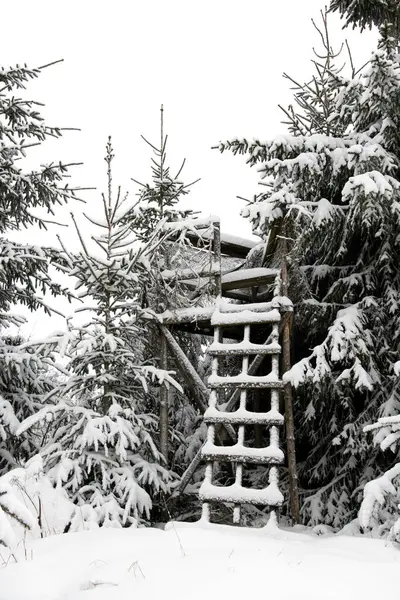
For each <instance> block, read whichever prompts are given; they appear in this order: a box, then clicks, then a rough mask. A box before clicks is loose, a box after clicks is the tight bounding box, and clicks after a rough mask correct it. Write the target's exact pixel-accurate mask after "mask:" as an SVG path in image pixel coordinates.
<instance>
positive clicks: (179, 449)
mask: <svg viewBox="0 0 400 600" xmlns="http://www.w3.org/2000/svg"><path fill="white" fill-rule="evenodd" d="M142 138H143V140H144V141H145V142H146V144H147V145H148V146H149V148H150V149H151V152H152V158H151V180H150V182H147V183H143V182H140V181H138V180H136V179H134V180H133V181H135V183H137V184H138V185H139V190H138V193H137V196H138V198H137V202H136V203H134V205H133V206H132V207H131V208H130V210H128V211H127V212H126V215H125V217H124V223H126V224H127V225H129V227H130V228H131V230H132V233H133V234H134V235H135V236H136V237H137V238H138V239H139V240H147V239H149V238H151V237H154V241H155V245H156V248H155V250H154V252H153V253H152V269H151V272H148V273H147V278H145V279H143V280H142V282H141V286H140V293H139V298H140V304H141V306H142V307H145V308H148V309H150V310H152V311H154V312H156V313H162V312H163V311H164V310H165V309H170V308H176V307H179V306H189V305H190V302H191V301H190V295H192V294H193V290H191V291H190V290H188V289H187V287H185V286H184V285H182V284H181V283H180V281H179V280H178V279H176V278H172V280H171V279H168V280H165V279H164V278H163V276H162V273H163V272H166V271H170V272H171V270H181V269H185V268H186V269H187V268H191V267H192V265H193V262H194V261H200V260H201V257H202V259H203V260H204V261H207V260H209V255H208V254H207V253H205V252H202V251H201V250H199V249H198V248H196V247H195V245H194V244H192V242H191V241H190V239H189V237H188V236H187V232H189V233H190V232H191V225H192V222H193V211H192V210H190V209H188V208H183V207H182V201H183V200H186V196H187V195H188V194H189V192H190V189H191V187H192V186H193V185H194V184H195V183H196V182H197V181H198V180H196V181H192V182H189V183H185V182H184V181H183V178H182V174H183V169H184V166H185V163H186V159H185V160H183V161H182V163H181V164H180V167H179V169H178V170H177V171H176V172H174V171H173V170H172V167H171V166H170V165H169V162H168V161H167V143H168V135H166V134H165V133H164V109H163V107H162V106H161V123H160V140H159V143H151V142H149V141H148V140H147V139H146V138H145V137H143V136H142ZM186 204H187V202H186ZM176 225H177V226H178V228H177V229H176V228H175V226H176ZM192 282H193V280H192ZM197 301H198V299H197ZM142 327H143V330H145V332H146V334H145V335H144V336H142V337H143V341H142V342H141V349H142V358H143V360H145V361H153V362H154V361H156V362H155V364H159V363H160V358H161V356H160V355H161V344H160V330H159V327H158V325H157V324H156V323H155V322H154V321H151V320H148V321H147V322H142ZM174 335H175V336H176V337H178V339H179V343H180V346H181V348H183V349H184V351H185V352H186V354H187V355H188V356H189V358H190V360H191V362H192V363H193V364H197V363H198V361H199V357H201V355H202V349H201V343H200V339H199V336H191V335H189V334H184V333H182V332H175V333H174ZM168 360H169V363H170V365H171V368H173V369H175V364H174V361H173V360H172V359H171V356H169V359H168ZM185 392H186V390H185ZM165 396H166V397H165V399H164V400H162V399H161V396H160V387H159V386H151V385H150V386H149V393H148V406H149V408H150V410H151V412H154V413H156V414H158V415H159V419H160V431H161V430H162V429H163V431H164V432H165V430H168V436H166V435H164V437H162V436H161V437H162V440H163V446H164V452H165V453H166V454H167V455H168V456H167V458H168V462H169V464H171V465H172V466H173V468H174V469H175V468H176V470H177V472H178V473H182V472H183V470H184V469H185V468H186V466H187V465H188V464H189V463H190V461H191V459H192V458H193V457H194V455H195V454H196V451H197V450H198V448H199V446H200V445H201V443H202V437H201V435H199V433H198V427H199V421H200V420H201V418H200V416H199V414H198V411H197V410H196V409H195V408H194V407H193V399H192V400H191V399H190V398H188V395H187V393H185V394H181V393H178V392H176V390H175V389H171V388H170V389H169V392H168V393H167V394H166V395H165ZM164 402H167V404H168V406H167V407H166V406H165V405H164V406H163V403H164ZM201 432H202V434H203V435H204V431H203V429H201ZM166 438H168V439H166ZM167 447H168V448H167Z"/></svg>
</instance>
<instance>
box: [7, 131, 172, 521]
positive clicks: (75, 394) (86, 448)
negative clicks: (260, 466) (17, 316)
mask: <svg viewBox="0 0 400 600" xmlns="http://www.w3.org/2000/svg"><path fill="white" fill-rule="evenodd" d="M113 158H114V154H113V150H112V147H111V141H109V142H108V144H107V152H106V157H105V160H106V162H107V173H108V189H107V193H106V194H105V195H103V196H102V201H103V216H102V217H101V218H100V217H99V216H98V215H96V217H91V216H89V215H88V216H87V220H88V222H89V223H90V224H91V225H92V226H94V227H95V228H96V229H97V231H98V233H97V234H95V235H93V236H92V238H91V239H89V240H85V236H84V235H83V234H82V233H81V229H80V227H79V225H78V223H77V220H76V219H75V218H74V217H73V220H74V223H75V226H76V230H77V234H78V236H79V239H80V242H81V246H82V249H81V251H80V252H78V253H75V254H72V253H70V252H68V251H67V250H65V254H66V257H67V260H68V261H69V264H70V268H71V271H70V274H71V276H72V277H73V278H75V280H76V281H77V283H76V291H77V295H78V297H80V298H81V299H82V300H83V301H84V306H83V307H82V309H78V310H85V311H88V312H89V317H88V322H87V323H85V324H84V325H79V326H78V325H77V324H74V323H73V322H70V327H69V332H68V333H67V334H66V335H65V336H64V338H63V339H62V341H61V342H60V350H61V351H62V350H63V347H64V348H65V350H66V353H67V355H68V356H69V359H70V360H69V363H68V365H67V368H68V369H69V371H70V373H71V374H70V377H69V378H68V379H67V381H66V382H65V384H63V385H61V386H60V387H59V388H58V389H57V390H55V391H54V392H53V393H52V394H50V395H49V396H50V398H49V403H48V404H47V405H46V406H45V407H44V408H42V409H41V410H40V411H39V412H38V413H37V414H36V415H34V416H33V417H31V418H29V419H27V420H26V421H25V422H24V423H23V424H22V426H21V428H20V430H19V432H20V433H22V432H23V431H26V430H27V429H29V428H31V427H32V426H33V425H34V424H35V423H43V424H45V423H49V427H50V431H51V435H50V434H49V435H48V436H47V437H48V442H47V444H46V446H45V447H44V448H43V449H42V451H41V455H42V457H43V460H44V466H45V471H46V473H47V474H48V476H49V477H50V478H51V479H52V481H53V482H54V484H55V486H62V487H63V488H64V489H65V490H66V491H67V492H68V494H69V496H70V498H71V499H72V500H73V501H74V502H75V503H76V504H77V505H78V507H79V508H78V509H77V512H79V513H80V514H81V515H82V516H83V518H84V520H85V521H87V523H88V525H90V524H101V525H104V526H109V525H113V526H120V525H124V524H129V523H135V522H136V521H137V520H138V519H139V518H141V517H143V518H150V511H151V508H152V499H153V498H155V497H157V495H159V494H161V493H168V492H169V490H170V488H171V485H172V484H173V481H174V475H173V474H172V473H171V472H170V471H168V470H167V469H166V468H165V466H164V459H163V456H162V455H161V453H160V451H159V449H158V447H157V444H156V440H155V438H156V433H157V425H158V423H157V418H156V416H155V415H154V414H153V413H152V412H150V411H149V407H148V401H147V400H148V399H147V391H148V386H149V384H150V383H157V384H160V383H162V382H163V381H167V382H168V383H169V384H170V385H177V384H176V383H175V382H174V380H173V379H172V377H171V375H170V374H169V373H168V372H166V371H163V370H160V369H158V368H157V367H156V366H153V365H151V364H149V365H144V364H142V356H141V355H142V348H141V335H142V333H141V329H140V324H139V323H138V319H137V317H138V309H139V306H138V296H139V292H140V290H141V285H142V282H143V280H145V279H146V277H147V275H146V274H147V272H148V271H149V270H151V268H152V267H151V260H152V255H153V253H154V251H155V248H156V245H157V243H158V237H157V231H156V232H155V233H154V234H153V236H151V237H150V238H149V239H148V240H147V241H146V242H143V241H140V240H137V238H136V237H135V236H134V235H133V234H132V231H131V227H130V224H129V223H126V221H125V217H126V214H127V212H128V211H129V209H130V205H129V201H128V196H122V195H121V190H120V188H118V191H117V193H116V194H114V190H113V185H112V171H111V163H112V160H113ZM178 387H179V386H178ZM50 400H52V402H50Z"/></svg>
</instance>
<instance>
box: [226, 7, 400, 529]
mask: <svg viewBox="0 0 400 600" xmlns="http://www.w3.org/2000/svg"><path fill="white" fill-rule="evenodd" d="M336 4H338V3H336ZM352 4H354V3H352ZM326 50H327V60H326V62H325V64H323V62H321V61H317V63H318V64H317V65H316V68H317V72H316V75H315V79H314V80H312V81H311V82H310V83H308V84H306V85H304V86H298V87H297V91H296V92H295V101H296V102H297V107H298V110H293V111H290V110H289V111H287V113H286V114H287V116H288V122H289V128H290V134H285V135H281V136H278V137H277V138H275V139H271V140H267V141H265V142H263V141H260V140H253V141H247V140H239V139H233V140H230V141H228V142H224V143H221V144H220V146H219V147H220V150H221V151H222V152H223V151H226V150H230V151H232V152H233V153H234V154H245V155H246V156H247V160H248V163H249V164H250V165H251V166H258V169H259V172H260V175H261V177H262V179H263V183H264V184H265V185H266V188H265V192H264V193H262V194H260V195H258V197H257V198H256V199H255V201H254V202H251V203H249V205H248V207H246V208H245V209H244V215H245V216H246V217H247V218H249V220H250V221H251V223H252V225H253V228H254V231H255V232H256V233H260V234H261V235H264V236H268V234H269V232H272V234H273V232H274V230H276V229H278V230H279V228H280V227H281V224H282V222H283V224H284V227H285V232H286V233H284V235H285V236H286V237H287V238H292V240H293V241H290V240H289V242H288V245H289V248H290V255H289V260H290V281H291V285H290V290H289V296H290V297H291V299H292V300H293V301H294V302H295V304H296V307H295V314H296V318H295V331H294V339H295V346H294V351H295V354H294V362H295V364H294V366H293V368H292V370H291V371H290V373H289V374H288V375H287V376H286V379H287V380H290V381H292V383H293V384H294V385H296V386H298V387H297V391H296V396H297V401H296V403H295V407H296V414H295V419H296V422H297V432H298V433H297V440H296V441H297V449H298V458H299V462H300V464H299V468H300V475H301V485H302V487H303V489H304V491H305V492H307V489H310V490H313V492H310V493H309V494H308V495H307V494H306V496H305V500H304V502H303V514H304V518H305V520H306V522H309V523H317V522H325V523H326V524H329V525H333V526H334V527H341V526H343V525H344V524H346V523H347V522H348V521H349V520H350V519H351V518H352V517H355V516H356V515H357V510H358V507H359V503H360V501H361V499H362V489H363V486H364V484H365V483H366V482H367V481H368V480H369V479H371V478H373V477H376V476H378V475H379V474H380V473H381V472H382V470H385V466H386V469H387V468H389V467H391V465H392V463H393V459H392V458H391V457H390V456H385V455H383V456H382V454H379V451H378V449H377V448H374V447H373V445H372V444H371V443H370V440H369V439H368V437H367V436H366V435H365V434H364V432H363V426H364V425H365V424H366V423H369V422H374V421H375V420H376V419H377V418H378V417H390V416H394V415H396V414H398V412H399V407H400V404H399V400H400V399H399V394H398V389H397V387H396V386H395V385H394V381H393V365H394V363H395V361H396V360H397V356H398V355H397V351H398V347H399V342H400V337H399V336H400V319H399V314H400V312H399V305H400V271H399V268H398V257H399V255H400V181H399V179H400V176H399V171H400V139H399V136H398V131H399V127H400V121H399V114H400V103H399V99H400V65H399V62H398V61H397V59H396V57H395V56H394V55H393V53H392V50H391V48H390V47H389V46H387V45H386V47H385V46H384V45H383V47H382V48H381V49H378V50H377V51H376V52H374V53H373V55H372V57H371V60H370V62H369V64H368V65H367V66H366V68H364V70H363V71H362V72H361V73H359V74H356V73H354V72H353V73H352V74H351V77H350V78H349V79H348V80H346V78H345V77H344V76H343V74H342V73H339V72H338V71H337V70H335V67H334V61H333V58H334V53H333V51H332V50H331V49H330V48H329V47H328V46H327V48H326ZM274 228H275V229H274ZM277 255H278V256H279V243H278V249H277ZM271 266H275V265H271ZM310 348H311V352H310Z"/></svg>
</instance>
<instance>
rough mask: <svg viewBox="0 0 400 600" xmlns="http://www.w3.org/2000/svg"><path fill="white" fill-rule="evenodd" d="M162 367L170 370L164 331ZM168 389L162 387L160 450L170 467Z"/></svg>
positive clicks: (161, 354)
mask: <svg viewBox="0 0 400 600" xmlns="http://www.w3.org/2000/svg"><path fill="white" fill-rule="evenodd" d="M160 346H161V347H160V367H161V369H164V370H165V371H167V370H168V348H167V340H166V339H165V335H164V332H163V331H160ZM168 408H169V407H168V387H167V384H166V383H162V384H161V386H160V450H161V452H162V454H163V455H164V458H165V462H166V465H168V425H169V421H168Z"/></svg>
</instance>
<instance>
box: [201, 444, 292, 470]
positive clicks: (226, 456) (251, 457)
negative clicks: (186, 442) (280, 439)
mask: <svg viewBox="0 0 400 600" xmlns="http://www.w3.org/2000/svg"><path fill="white" fill-rule="evenodd" d="M201 455H202V457H203V458H204V459H205V460H220V461H224V462H240V463H254V464H260V465H262V464H263V465H265V464H267V465H272V464H273V465H280V464H281V463H282V462H283V461H284V459H285V456H284V454H283V452H282V450H281V449H280V448H275V447H274V446H267V447H265V448H250V447H248V446H243V445H242V444H235V445H234V446H216V445H215V444H211V443H210V442H206V443H205V444H204V446H203V449H202V451H201Z"/></svg>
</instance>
